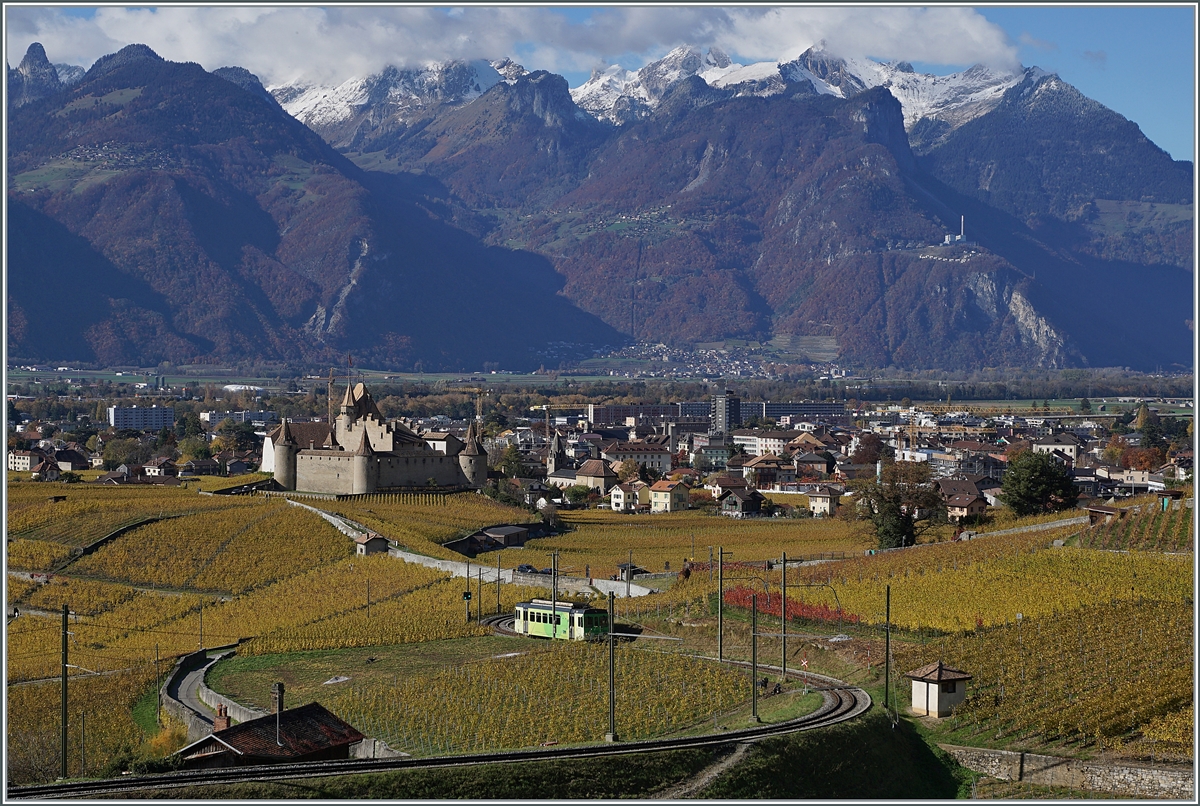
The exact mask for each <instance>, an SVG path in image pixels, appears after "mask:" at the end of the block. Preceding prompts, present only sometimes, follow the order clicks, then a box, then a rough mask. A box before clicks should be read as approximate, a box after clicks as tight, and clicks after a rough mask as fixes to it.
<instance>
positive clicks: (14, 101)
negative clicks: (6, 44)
mask: <svg viewBox="0 0 1200 806" xmlns="http://www.w3.org/2000/svg"><path fill="white" fill-rule="evenodd" d="M62 87H63V84H62V82H61V81H60V80H59V78H58V70H56V69H55V67H54V65H52V64H51V63H50V60H49V59H48V58H46V50H45V49H44V48H43V47H42V45H41V43H39V42H34V43H33V44H32V45H30V46H29V49H28V50H27V51H25V58H23V59H21V63H20V64H19V65H17V68H16V69H15V70H14V69H13V68H11V67H9V68H8V108H9V109H16V108H18V107H22V106H24V105H25V104H28V103H32V102H34V101H37V100H41V99H42V98H46V97H49V96H50V95H53V94H54V93H56V92H58V91H60V90H61V89H62Z"/></svg>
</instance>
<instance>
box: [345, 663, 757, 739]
mask: <svg viewBox="0 0 1200 806" xmlns="http://www.w3.org/2000/svg"><path fill="white" fill-rule="evenodd" d="M521 646H522V647H524V649H523V653H524V654H521V655H519V656H517V657H497V658H493V659H490V660H487V661H483V662H480V663H472V664H466V665H463V666H459V667H456V668H453V669H447V670H445V671H443V672H440V673H438V674H434V675H422V676H419V677H411V678H403V679H400V678H397V679H396V680H395V681H392V682H386V683H378V684H374V685H369V686H362V687H359V688H350V689H346V690H344V691H341V692H338V693H336V694H334V695H333V696H332V697H331V698H330V700H329V701H328V702H327V703H326V704H327V706H328V707H330V708H331V709H332V710H333V711H335V712H336V713H337V714H338V715H339V716H341V717H342V718H343V719H346V720H347V721H349V722H350V723H351V724H353V725H355V726H356V727H358V728H359V729H360V730H363V731H364V732H367V733H369V734H370V735H374V736H378V737H380V738H383V739H384V740H385V741H387V742H388V744H389V745H391V746H392V747H394V748H396V749H399V750H403V751H404V752H407V753H411V754H413V755H418V756H423V755H435V754H442V753H466V752H473V751H483V750H491V749H497V748H517V747H529V746H534V745H538V744H541V743H545V742H555V743H558V744H569V743H575V742H588V741H596V740H598V739H601V738H603V736H604V734H605V732H607V730H608V649H607V647H606V646H605V645H594V644H585V645H581V644H570V645H568V644H556V645H552V646H546V645H545V644H534V643H533V642H532V641H531V642H530V643H529V644H522V645H521ZM615 670H616V692H617V703H616V714H617V732H618V733H619V734H620V735H621V736H622V737H623V738H628V739H643V738H649V737H652V736H661V735H664V734H669V733H672V732H674V731H678V730H680V729H681V728H684V727H687V726H689V725H691V724H694V723H696V722H697V721H698V720H701V719H703V718H705V717H706V716H708V715H710V714H713V713H716V712H719V711H724V710H728V709H729V708H732V707H734V706H736V705H738V704H741V703H743V702H745V701H746V699H747V698H748V697H749V682H748V680H747V677H746V673H745V672H741V671H737V670H734V669H731V668H728V667H723V666H721V665H719V664H716V663H713V662H711V661H705V660H699V659H696V658H691V657H686V656H680V655H672V654H660V653H654V652H647V651H643V650H636V649H632V648H627V647H618V648H617V651H616V661H615Z"/></svg>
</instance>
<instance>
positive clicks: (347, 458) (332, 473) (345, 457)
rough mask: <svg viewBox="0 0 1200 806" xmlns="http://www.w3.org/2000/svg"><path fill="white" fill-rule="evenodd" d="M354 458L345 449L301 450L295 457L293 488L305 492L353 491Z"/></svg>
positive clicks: (345, 492)
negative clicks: (294, 481) (294, 483)
mask: <svg viewBox="0 0 1200 806" xmlns="http://www.w3.org/2000/svg"><path fill="white" fill-rule="evenodd" d="M356 458H357V457H356V456H355V455H354V454H352V453H349V452H347V451H301V452H300V454H299V455H298V456H297V457H296V486H295V489H296V490H298V491H299V492H306V493H338V494H343V495H350V494H352V493H354V492H355V490H354V461H355V459H356Z"/></svg>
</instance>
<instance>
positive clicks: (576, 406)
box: [529, 403, 587, 439]
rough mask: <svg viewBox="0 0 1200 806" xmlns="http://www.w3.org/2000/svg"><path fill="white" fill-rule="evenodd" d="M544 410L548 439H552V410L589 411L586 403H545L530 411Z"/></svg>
mask: <svg viewBox="0 0 1200 806" xmlns="http://www.w3.org/2000/svg"><path fill="white" fill-rule="evenodd" d="M538 409H543V410H545V412H546V439H550V410H551V409H576V410H578V409H587V404H586V403H543V404H542V405H540V406H533V407H532V408H530V409H529V410H530V411H537V410H538Z"/></svg>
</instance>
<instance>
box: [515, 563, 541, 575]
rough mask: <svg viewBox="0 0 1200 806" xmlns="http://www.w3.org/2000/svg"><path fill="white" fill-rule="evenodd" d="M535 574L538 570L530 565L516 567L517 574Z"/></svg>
mask: <svg viewBox="0 0 1200 806" xmlns="http://www.w3.org/2000/svg"><path fill="white" fill-rule="evenodd" d="M537 572H538V570H537V569H536V568H534V567H533V566H532V565H528V564H525V565H518V566H517V573H518V574H536V573H537Z"/></svg>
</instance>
